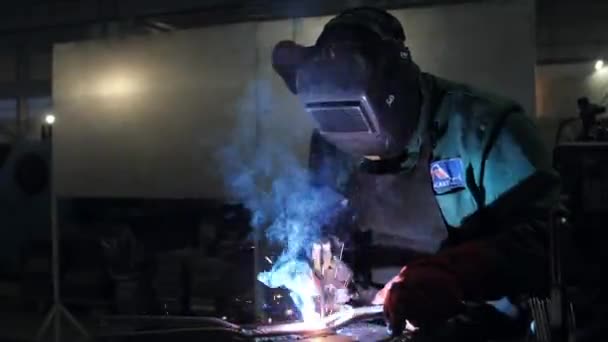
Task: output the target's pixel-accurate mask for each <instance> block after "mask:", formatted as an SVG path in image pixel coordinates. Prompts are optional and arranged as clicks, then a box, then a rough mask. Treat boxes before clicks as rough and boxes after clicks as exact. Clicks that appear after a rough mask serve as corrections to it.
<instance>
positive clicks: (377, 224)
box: [350, 144, 448, 284]
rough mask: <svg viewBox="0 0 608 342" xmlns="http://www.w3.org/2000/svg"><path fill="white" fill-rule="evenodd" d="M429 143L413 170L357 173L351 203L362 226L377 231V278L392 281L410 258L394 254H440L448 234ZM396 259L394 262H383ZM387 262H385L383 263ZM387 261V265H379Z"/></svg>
mask: <svg viewBox="0 0 608 342" xmlns="http://www.w3.org/2000/svg"><path fill="white" fill-rule="evenodd" d="M430 150H431V149H430V146H429V144H423V145H422V149H421V151H420V155H419V160H418V161H417V163H416V164H415V166H414V168H413V169H410V170H407V171H402V172H398V173H386V174H371V173H365V172H363V171H357V173H356V175H355V177H356V178H355V182H354V189H353V190H354V191H353V192H352V195H351V196H350V197H351V205H352V207H353V209H354V211H355V213H356V225H357V227H358V229H359V230H361V231H369V232H370V233H371V234H370V235H371V246H370V247H371V248H370V250H375V251H380V252H376V253H371V254H373V256H370V258H374V259H379V260H373V261H372V264H374V265H376V266H373V267H372V269H371V271H372V279H371V280H372V281H373V282H375V283H381V284H383V283H386V282H387V281H388V280H390V279H391V278H392V277H394V276H395V275H396V274H397V273H398V272H399V270H400V269H401V267H403V266H404V264H405V263H406V262H407V261H408V260H407V259H408V258H407V257H406V256H404V257H403V258H395V257H394V256H390V257H389V255H391V254H394V253H393V252H394V251H401V252H402V253H403V255H408V254H409V255H428V254H434V253H436V252H437V251H438V250H439V248H440V246H441V244H442V242H443V241H444V240H446V238H447V236H448V233H447V228H446V225H445V222H444V220H443V217H442V214H441V210H440V209H439V205H438V204H437V201H436V199H435V194H434V192H433V185H432V180H431V175H430V171H429V161H430V157H431V151H430ZM383 258H385V259H391V260H382V259H383ZM383 261H385V262H383ZM378 265H382V266H378Z"/></svg>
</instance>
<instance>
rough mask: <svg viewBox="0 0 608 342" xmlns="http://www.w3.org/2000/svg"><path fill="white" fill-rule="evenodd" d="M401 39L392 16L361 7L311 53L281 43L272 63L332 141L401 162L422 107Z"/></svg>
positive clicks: (335, 24) (328, 29) (333, 26)
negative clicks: (399, 157) (400, 158)
mask: <svg viewBox="0 0 608 342" xmlns="http://www.w3.org/2000/svg"><path fill="white" fill-rule="evenodd" d="M404 41H405V35H404V33H403V29H402V28H401V24H400V23H399V21H398V20H397V19H396V18H394V17H393V16H392V15H390V14H388V13H387V12H385V11H382V10H378V9H373V8H357V9H353V10H349V11H346V12H344V13H342V14H340V15H339V16H337V17H336V18H334V19H332V20H331V21H329V22H328V23H327V24H326V25H325V27H324V29H323V32H322V33H321V35H320V36H319V38H318V39H317V42H316V44H315V45H314V46H312V47H303V46H299V45H297V44H295V43H293V42H281V43H279V44H277V46H276V47H275V51H274V54H273V65H274V66H275V70H277V72H278V73H279V75H281V76H282V77H283V79H284V80H285V82H286V83H287V85H288V87H289V88H290V90H292V92H294V93H295V94H297V96H298V97H299V98H300V100H301V102H302V103H303V105H304V107H305V109H306V111H307V112H308V113H310V114H311V115H312V117H313V119H314V121H315V122H316V124H317V128H318V130H319V132H320V134H321V135H322V136H323V137H324V138H325V139H327V140H328V141H329V142H330V143H332V144H334V145H335V146H336V147H338V148H339V149H341V150H343V151H345V152H348V153H350V154H352V155H355V156H378V157H382V158H390V157H396V156H399V155H401V154H402V153H403V152H404V148H405V146H406V145H407V143H408V142H409V139H410V138H411V136H412V133H413V131H414V129H415V127H416V123H417V120H418V114H419V112H420V101H421V100H420V90H419V76H420V70H419V68H418V66H417V65H416V64H415V63H414V62H413V61H412V59H411V56H410V52H409V50H408V48H407V47H406V46H405V45H404ZM285 61H287V62H285Z"/></svg>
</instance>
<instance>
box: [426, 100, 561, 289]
mask: <svg viewBox="0 0 608 342" xmlns="http://www.w3.org/2000/svg"><path fill="white" fill-rule="evenodd" d="M481 160H482V162H481V165H480V172H479V174H480V176H479V189H480V190H481V191H480V192H481V194H482V196H481V200H482V203H483V205H482V207H481V208H479V210H477V212H476V213H475V214H473V215H471V216H470V217H469V218H467V219H466V220H465V223H464V224H463V227H462V228H464V229H463V230H464V231H472V232H475V233H474V234H473V235H472V236H474V238H472V239H471V238H470V236H469V238H464V239H462V240H461V242H462V243H459V244H457V246H456V247H452V248H446V249H445V250H442V251H441V252H440V253H438V254H437V255H435V256H433V257H430V258H428V259H426V260H422V261H421V262H420V264H431V265H435V266H437V267H441V268H444V269H446V270H447V271H449V272H451V273H452V274H453V275H454V276H455V277H456V278H458V281H459V283H460V285H461V287H462V288H461V290H462V292H463V294H464V297H465V298H464V299H468V300H490V299H495V298H498V297H502V296H505V295H517V294H522V293H534V292H537V291H542V290H543V289H544V286H545V285H546V281H547V279H548V271H547V270H548V268H547V266H548V263H547V261H548V260H547V256H548V253H547V248H548V219H549V213H550V210H551V209H552V208H553V207H555V206H556V205H557V204H558V201H559V178H558V176H557V174H556V173H555V172H554V171H553V170H552V168H551V161H550V154H549V153H548V152H547V151H546V150H545V148H544V146H543V144H542V142H541V141H540V138H539V136H538V132H537V131H536V128H535V127H534V124H533V123H532V122H531V120H530V119H529V118H528V117H527V116H526V114H525V113H523V112H522V111H521V110H519V109H518V108H516V109H512V110H510V111H509V112H507V113H505V115H503V116H502V117H501V120H500V121H499V124H497V125H496V128H495V129H494V130H493V132H491V137H490V139H489V141H488V142H487V144H486V148H485V150H484V151H483V158H482V159H481Z"/></svg>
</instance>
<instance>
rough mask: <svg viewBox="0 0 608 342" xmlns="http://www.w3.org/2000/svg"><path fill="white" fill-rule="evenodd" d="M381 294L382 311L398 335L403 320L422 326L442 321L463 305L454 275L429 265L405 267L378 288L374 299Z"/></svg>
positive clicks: (390, 327) (458, 310)
mask: <svg viewBox="0 0 608 342" xmlns="http://www.w3.org/2000/svg"><path fill="white" fill-rule="evenodd" d="M382 297H384V313H385V315H386V319H387V321H388V324H389V329H390V330H391V331H392V333H393V334H394V335H400V334H401V333H402V332H403V330H404V328H405V324H406V320H407V321H409V322H411V323H412V324H413V325H414V326H416V327H420V328H424V327H429V326H432V325H434V324H438V323H443V322H445V321H446V320H447V319H448V318H450V317H452V316H454V315H456V314H458V313H459V312H460V311H461V310H462V308H463V304H462V297H463V294H462V290H461V289H460V287H459V284H458V281H457V279H456V278H455V277H454V276H453V275H452V274H450V273H449V272H446V271H444V270H442V269H441V268H439V267H433V266H432V265H425V264H422V265H411V266H408V267H404V268H403V269H402V270H401V272H400V273H399V275H398V276H397V277H395V278H393V279H392V280H391V281H390V282H389V283H388V284H387V285H386V286H385V288H384V289H383V290H381V291H380V292H379V293H378V295H377V297H376V300H375V302H379V301H381V300H382Z"/></svg>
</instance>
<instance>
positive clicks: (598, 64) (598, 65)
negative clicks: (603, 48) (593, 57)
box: [595, 59, 604, 71]
mask: <svg viewBox="0 0 608 342" xmlns="http://www.w3.org/2000/svg"><path fill="white" fill-rule="evenodd" d="M602 69H604V60H602V59H598V60H597V61H596V62H595V70H596V71H600V70H602Z"/></svg>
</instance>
